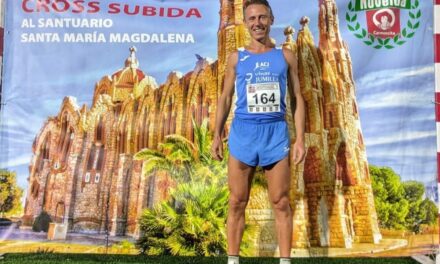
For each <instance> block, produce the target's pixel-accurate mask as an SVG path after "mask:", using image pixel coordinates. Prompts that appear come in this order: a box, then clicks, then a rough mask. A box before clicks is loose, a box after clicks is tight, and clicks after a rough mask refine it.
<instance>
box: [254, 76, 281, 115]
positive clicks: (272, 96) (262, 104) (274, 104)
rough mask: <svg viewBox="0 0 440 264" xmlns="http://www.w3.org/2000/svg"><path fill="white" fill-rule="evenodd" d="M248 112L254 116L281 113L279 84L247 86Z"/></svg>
mask: <svg viewBox="0 0 440 264" xmlns="http://www.w3.org/2000/svg"><path fill="white" fill-rule="evenodd" d="M246 93H247V105H248V112H249V113H252V114H259V113H273V112H280V84H279V83H278V82H271V83H258V84H247V85H246Z"/></svg>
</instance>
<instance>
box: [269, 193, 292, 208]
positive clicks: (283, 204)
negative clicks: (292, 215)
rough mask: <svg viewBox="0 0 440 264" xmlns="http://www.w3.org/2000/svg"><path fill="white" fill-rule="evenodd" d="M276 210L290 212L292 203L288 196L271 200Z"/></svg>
mask: <svg viewBox="0 0 440 264" xmlns="http://www.w3.org/2000/svg"><path fill="white" fill-rule="evenodd" d="M271 202H272V204H273V208H274V210H277V211H289V210H290V201H289V196H288V195H283V196H280V197H277V198H273V199H271Z"/></svg>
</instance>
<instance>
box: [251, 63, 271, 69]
mask: <svg viewBox="0 0 440 264" xmlns="http://www.w3.org/2000/svg"><path fill="white" fill-rule="evenodd" d="M267 68H269V62H268V61H264V62H257V63H255V68H254V71H257V70H258V71H265V70H267Z"/></svg>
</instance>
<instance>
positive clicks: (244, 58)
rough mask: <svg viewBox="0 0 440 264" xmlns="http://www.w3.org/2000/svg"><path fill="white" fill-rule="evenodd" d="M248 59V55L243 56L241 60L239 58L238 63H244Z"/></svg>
mask: <svg viewBox="0 0 440 264" xmlns="http://www.w3.org/2000/svg"><path fill="white" fill-rule="evenodd" d="M249 57H250V56H249V55H246V56H243V58H241V59H240V61H245V60H246V59H247V58H249Z"/></svg>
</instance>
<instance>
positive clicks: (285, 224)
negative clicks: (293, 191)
mask: <svg viewBox="0 0 440 264" xmlns="http://www.w3.org/2000/svg"><path fill="white" fill-rule="evenodd" d="M265 174H266V177H267V183H268V191H269V199H270V201H271V203H272V206H273V209H274V212H275V225H276V232H277V238H278V244H279V246H280V257H281V258H289V257H290V250H291V248H292V229H293V227H292V225H293V223H292V209H291V207H290V201H289V189H290V166H289V156H287V157H285V158H284V159H282V160H280V161H279V162H277V163H276V164H274V165H272V166H268V167H265Z"/></svg>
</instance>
